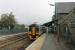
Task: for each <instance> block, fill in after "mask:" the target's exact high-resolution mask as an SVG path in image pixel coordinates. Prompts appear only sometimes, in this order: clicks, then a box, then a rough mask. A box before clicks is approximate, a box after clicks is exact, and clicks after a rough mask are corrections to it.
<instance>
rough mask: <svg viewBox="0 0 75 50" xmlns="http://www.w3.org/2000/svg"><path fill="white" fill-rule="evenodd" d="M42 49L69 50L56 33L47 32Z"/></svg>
mask: <svg viewBox="0 0 75 50" xmlns="http://www.w3.org/2000/svg"><path fill="white" fill-rule="evenodd" d="M41 50H69V48H66V47H65V45H64V43H63V42H58V41H57V38H56V37H55V36H54V34H47V37H46V39H45V42H44V44H43V46H42V48H41Z"/></svg>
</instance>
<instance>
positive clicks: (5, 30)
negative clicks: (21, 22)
mask: <svg viewBox="0 0 75 50" xmlns="http://www.w3.org/2000/svg"><path fill="white" fill-rule="evenodd" d="M27 31H28V29H27V28H24V29H12V30H7V29H2V30H0V35H8V34H15V33H20V32H27Z"/></svg>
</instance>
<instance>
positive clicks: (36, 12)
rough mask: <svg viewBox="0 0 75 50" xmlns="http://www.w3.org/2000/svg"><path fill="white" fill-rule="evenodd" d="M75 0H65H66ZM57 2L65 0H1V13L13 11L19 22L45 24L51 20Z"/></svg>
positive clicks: (69, 0)
mask: <svg viewBox="0 0 75 50" xmlns="http://www.w3.org/2000/svg"><path fill="white" fill-rule="evenodd" d="M67 1H68V2H71V1H73V0H66V1H65V0H64V2H67ZM55 2H63V0H0V15H1V14H3V13H10V12H13V14H14V15H15V18H16V19H17V21H18V23H21V24H26V25H29V24H32V23H34V22H36V23H37V24H43V23H46V22H49V21H51V19H52V15H53V14H54V6H50V5H49V4H54V3H55Z"/></svg>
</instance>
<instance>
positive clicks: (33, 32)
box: [28, 24, 40, 40]
mask: <svg viewBox="0 0 75 50" xmlns="http://www.w3.org/2000/svg"><path fill="white" fill-rule="evenodd" d="M28 35H29V38H30V40H36V39H37V38H38V37H39V36H40V33H39V26H38V25H37V24H31V25H30V26H29V33H28Z"/></svg>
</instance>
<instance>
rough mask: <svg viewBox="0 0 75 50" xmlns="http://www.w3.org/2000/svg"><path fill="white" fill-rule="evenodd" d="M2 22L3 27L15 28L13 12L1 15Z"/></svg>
mask: <svg viewBox="0 0 75 50" xmlns="http://www.w3.org/2000/svg"><path fill="white" fill-rule="evenodd" d="M1 24H2V27H3V28H7V29H9V30H11V29H13V28H14V26H15V24H16V21H15V18H14V15H13V14H12V12H11V13H10V14H2V15H1Z"/></svg>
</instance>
